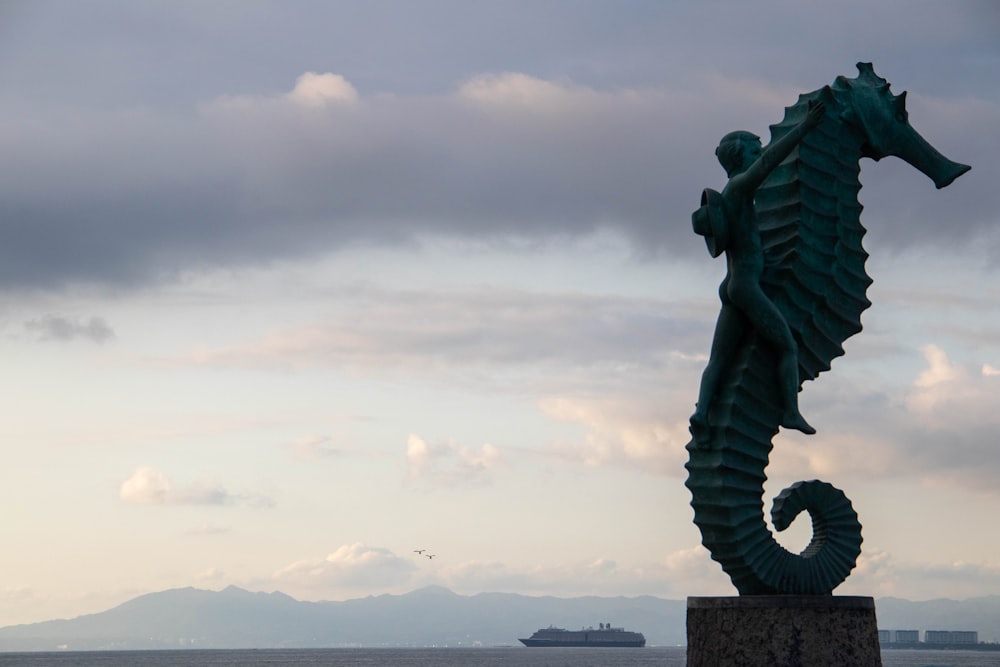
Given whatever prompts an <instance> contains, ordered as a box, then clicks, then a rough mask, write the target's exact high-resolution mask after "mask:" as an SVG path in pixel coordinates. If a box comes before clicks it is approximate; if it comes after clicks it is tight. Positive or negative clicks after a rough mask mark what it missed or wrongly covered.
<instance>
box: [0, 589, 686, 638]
mask: <svg viewBox="0 0 1000 667" xmlns="http://www.w3.org/2000/svg"><path fill="white" fill-rule="evenodd" d="M685 607H686V605H685V603H684V602H682V601H673V600H662V599H658V598H654V597H636V598H599V597H582V598H571V599H562V598H554V597H527V596H523V595H510V594H503V593H483V594H480V595H474V596H461V595H456V594H455V593H452V592H451V591H449V590H447V589H445V588H440V587H430V588H423V589H420V590H417V591H414V592H412V593H408V594H406V595H380V596H375V597H367V598H363V599H357V600H348V601H346V602H300V601H297V600H295V599H293V598H290V597H288V596H287V595H284V594H283V593H251V592H248V591H245V590H243V589H240V588H236V587H234V586H230V587H229V588H226V589H225V590H222V591H218V592H215V591H205V590H198V589H194V588H183V589H175V590H168V591H163V592H161V593H150V594H148V595H143V596H141V597H138V598H135V599H133V600H130V601H128V602H126V603H124V604H122V605H119V606H118V607H115V608H113V609H110V610H108V611H105V612H101V613H98V614H90V615H87V616H80V617H79V618H75V619H71V620H59V621H46V622H43V623H33V624H30V625H17V626H9V627H6V628H0V651H21V650H31V651H34V650H52V649H55V648H58V647H66V648H69V649H77V650H85V649H99V648H122V649H125V648H129V649H139V648H178V647H197V648H271V647H330V646H432V645H437V646H443V645H448V646H472V645H479V644H481V645H484V646H494V645H505V644H518V641H517V639H518V637H528V636H530V635H531V633H532V632H534V631H535V630H537V629H538V628H541V627H546V626H548V625H560V626H563V627H568V628H580V627H584V626H589V625H593V626H596V625H597V624H598V623H604V622H610V623H613V624H614V625H615V626H624V627H627V628H628V629H630V630H631V629H634V630H638V631H640V632H643V633H644V634H645V635H646V639H647V641H648V642H649V644H654V645H664V644H667V645H676V644H683V643H684V632H685V630H684V619H685ZM518 645H519V644H518Z"/></svg>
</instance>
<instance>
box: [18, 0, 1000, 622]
mask: <svg viewBox="0 0 1000 667" xmlns="http://www.w3.org/2000/svg"><path fill="white" fill-rule="evenodd" d="M858 61H869V62H873V63H874V65H875V69H876V71H877V72H878V73H879V74H880V75H882V76H884V77H885V78H886V79H888V80H889V81H890V82H891V83H892V89H893V92H895V93H897V94H898V93H899V92H901V91H902V90H908V91H909V95H908V100H907V105H908V110H909V115H910V122H911V124H912V125H913V126H914V127H915V128H916V129H917V130H918V131H919V132H920V133H921V134H922V135H923V136H924V137H925V138H926V139H927V140H928V141H930V142H931V143H932V144H933V145H934V146H935V147H936V148H937V149H938V150H940V151H941V152H942V153H944V154H945V155H946V156H948V157H949V158H951V159H952V160H955V161H958V162H963V163H966V164H970V165H972V167H973V169H972V171H971V172H969V173H968V174H966V175H964V176H963V177H962V178H960V179H959V180H957V181H956V182H955V183H954V184H952V185H951V186H949V187H948V188H945V189H942V190H937V189H935V188H934V185H933V183H932V182H931V181H930V180H929V179H928V178H927V177H925V176H924V175H922V174H920V173H919V172H917V171H916V170H914V169H913V168H911V167H910V166H909V165H907V164H905V163H903V162H902V161H899V160H895V159H893V158H886V159H884V160H882V161H880V162H878V163H875V162H873V161H870V160H865V161H863V163H862V172H861V180H862V183H863V186H864V187H863V189H862V191H861V202H862V203H863V204H864V207H865V209H864V212H863V214H862V223H863V224H864V225H865V227H866V228H867V229H868V230H869V231H868V234H867V236H866V237H865V247H866V248H867V250H868V252H869V253H870V255H871V257H870V259H869V260H868V264H867V268H868V273H869V274H870V275H871V276H872V278H873V279H874V284H873V285H872V287H871V288H870V290H869V293H868V296H869V299H870V300H871V301H872V303H873V305H872V307H871V308H870V309H869V310H868V311H866V312H865V314H864V315H863V318H862V322H863V325H864V331H862V332H861V333H860V334H859V335H857V336H855V337H854V338H852V339H850V340H849V341H848V343H847V344H846V345H845V349H846V355H845V356H843V357H841V358H838V359H837V360H835V361H834V363H833V368H832V370H831V371H830V372H828V373H824V374H823V375H821V376H820V377H819V378H818V379H817V380H816V381H813V382H808V383H806V385H805V386H804V388H803V391H802V393H801V394H800V404H801V408H802V411H803V414H804V415H805V417H806V419H808V420H809V422H810V423H811V424H812V425H813V426H815V427H816V429H817V430H818V433H817V434H816V435H815V436H810V437H807V436H804V435H802V434H799V433H797V432H793V433H791V434H788V433H785V432H782V433H780V434H779V435H778V436H777V437H776V438H775V448H774V451H773V452H772V455H771V462H770V465H769V466H768V468H767V470H766V472H767V475H768V482H767V485H766V488H765V496H764V497H765V507H769V506H770V500H771V499H772V498H773V497H774V495H776V494H777V493H778V492H779V491H780V490H781V489H782V488H784V487H785V486H787V485H788V484H790V483H793V482H795V481H798V480H804V479H813V478H821V479H823V480H825V481H827V482H830V483H832V484H834V485H836V486H837V487H839V488H841V489H843V490H844V491H845V492H846V493H847V495H848V496H849V497H850V498H851V500H852V501H853V503H854V507H855V509H856V510H857V511H858V514H859V516H860V520H861V523H862V524H863V526H864V529H863V535H864V544H863V547H862V548H863V552H862V555H861V557H860V560H859V562H858V567H857V569H856V570H855V572H854V573H853V574H852V576H851V577H850V578H849V579H848V580H847V581H846V582H845V583H844V584H843V585H842V586H840V587H839V588H838V589H837V590H836V593H837V594H845V595H847V594H850V595H872V596H875V597H883V596H899V597H905V598H909V599H914V600H924V599H931V598H937V597H951V598H957V599H963V598H968V597H973V596H979V595H1000V531H998V530H997V529H996V517H997V515H998V513H1000V485H998V484H997V480H998V479H1000V438H998V433H1000V287H998V284H997V278H998V276H1000V224H998V223H1000V188H998V187H997V185H996V183H997V179H998V177H1000V166H998V165H1000V6H998V5H997V4H996V3H994V2H991V1H989V0H985V1H982V2H976V1H971V0H955V1H953V2H948V3H942V2H931V1H926V0H907V1H905V2H904V1H902V0H895V1H886V2H880V3H869V2H861V1H850V0H849V1H845V2H838V3H802V2H797V1H795V2H793V1H791V0H788V1H784V0H770V1H767V2H760V3H724V2H706V1H704V0H697V1H686V0H679V1H677V2H670V3H666V2H661V1H659V0H650V1H645V0H626V1H624V2H610V1H598V0H532V1H530V2H527V1H516V0H515V1H509V0H483V1H482V2H475V3H471V2H466V1H464V0H422V1H421V2H404V1H402V0H359V1H353V0H338V1H334V2H308V1H294V0H293V1H288V0H281V1H280V2H279V1H274V2H269V1H266V0H259V1H239V2H235V1H232V2H229V1H225V0H218V1H215V2H201V1H200V0H199V1H184V0H180V1H170V2H165V1H164V2H161V1H156V0H150V1H148V2H142V3H135V2H132V1H131V0H122V1H120V2H119V1H111V0H93V1H91V2H87V3H78V2H71V1H70V0H62V1H56V0H33V1H31V2H26V1H19V0H9V1H7V2H4V3H3V4H2V5H0V239H2V242H0V369H3V372H2V373H0V406H2V407H0V517H2V521H3V531H2V538H0V539H2V548H0V625H10V624H18V623H29V622H35V621H41V620H48V619H52V618H69V617H73V616H77V615H80V614H84V613H93V612H98V611H102V610H104V609H107V608H110V607H111V606H113V605H116V604H119V603H121V602H124V601H126V600H128V599H130V598H132V597H135V596H137V595H140V594H144V593H149V592H154V591H159V590H164V589H168V588H175V587H184V586H195V587H199V588H207V589H213V590H218V589H221V588H224V587H226V586H229V585H236V586H240V587H243V588H247V589H249V590H255V591H274V590H280V591H283V592H285V593H288V594H289V595H292V596H293V597H296V598H298V599H303V600H345V599H351V598H357V597H365V596H368V595H381V594H387V593H388V594H399V593H405V592H408V591H411V590H414V589H416V588H419V587H422V586H426V585H432V584H436V585H443V586H446V587H448V588H450V589H451V590H453V591H455V592H457V593H461V594H475V593H479V592H498V591H499V592H511V593H520V594H525V595H556V596H562V597H570V596H579V595H590V594H594V595H603V596H617V595H626V596H633V595H646V594H648V595H655V596H659V597H665V598H671V599H682V598H684V597H686V596H688V595H733V594H735V589H734V588H733V587H732V585H731V583H730V582H729V579H728V577H727V576H726V575H725V574H724V573H723V572H722V570H721V568H720V567H719V566H718V565H717V564H716V563H715V562H713V561H712V560H711V559H710V558H709V556H708V552H707V550H705V549H704V548H703V547H702V546H701V545H700V536H699V533H698V530H697V528H696V527H695V526H694V524H693V523H692V518H693V512H692V510H691V507H690V504H689V503H690V496H689V494H688V492H687V489H686V488H685V487H684V480H685V478H686V472H685V470H684V462H685V461H686V452H685V450H684V446H685V444H686V443H687V441H688V438H689V435H688V432H687V419H688V417H689V416H690V414H691V412H692V410H693V408H694V401H695V398H696V395H697V386H698V381H699V378H700V375H701V372H702V370H703V368H704V365H705V362H706V360H707V353H708V349H709V346H710V343H711V337H712V331H713V328H714V324H715V318H716V315H717V313H718V296H717V286H718V282H719V280H721V278H722V276H723V275H724V271H725V269H724V266H723V261H722V260H721V259H718V260H713V259H712V258H711V257H710V256H709V254H708V253H707V252H706V250H705V246H704V242H703V240H702V239H701V238H699V237H697V236H695V235H694V234H693V233H692V232H691V226H690V215H691V212H692V211H693V210H694V209H695V208H696V207H697V205H698V198H699V194H700V192H701V190H702V188H705V187H714V188H717V189H720V188H721V187H722V185H724V183H725V174H724V172H723V170H722V169H721V167H720V166H719V165H718V163H717V162H716V160H715V157H714V154H713V153H714V148H715V146H716V145H717V143H718V140H719V138H720V137H721V136H722V135H723V134H725V133H727V132H729V131H731V130H734V129H747V130H750V131H753V132H755V133H757V134H760V135H762V136H765V137H766V136H767V132H768V129H767V128H768V126H769V125H770V124H772V123H776V122H778V121H779V120H781V117H782V114H783V109H784V107H785V106H788V105H791V104H793V103H794V102H795V100H796V97H797V96H798V94H799V93H804V92H808V91H811V90H815V89H817V88H819V87H821V86H823V85H826V84H829V83H832V82H833V80H834V78H835V77H837V76H838V75H841V74H842V75H846V76H855V75H856V69H855V64H856V63H857V62H858ZM787 532H788V533H789V534H787V535H786V534H784V533H782V534H779V535H778V539H779V541H780V542H781V543H782V544H784V545H786V546H787V547H788V548H790V549H800V548H802V547H803V546H804V545H805V544H806V543H807V542H808V539H809V534H810V528H809V522H808V518H807V517H806V518H800V519H799V520H798V521H797V522H796V523H795V524H794V525H793V527H792V528H791V529H790V530H789V531H787ZM418 549H419V550H427V551H426V552H424V553H417V552H416V551H415V550H418ZM429 554H433V555H434V557H433V558H428V557H427V556H428V555H429Z"/></svg>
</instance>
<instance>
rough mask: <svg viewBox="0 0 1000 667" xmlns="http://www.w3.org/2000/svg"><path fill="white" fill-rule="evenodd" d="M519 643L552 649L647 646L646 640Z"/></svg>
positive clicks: (545, 640) (537, 640)
mask: <svg viewBox="0 0 1000 667" xmlns="http://www.w3.org/2000/svg"><path fill="white" fill-rule="evenodd" d="M518 641H519V642H521V643H522V644H524V645H525V646H530V647H531V648H538V647H544V648H552V647H558V646H562V647H566V648H576V647H591V646H593V647H595V648H642V647H643V646H645V645H646V640H645V639H641V640H636V641H624V642H615V641H601V640H599V639H597V640H593V641H583V640H581V641H573V640H569V641H559V640H554V639H519V640H518Z"/></svg>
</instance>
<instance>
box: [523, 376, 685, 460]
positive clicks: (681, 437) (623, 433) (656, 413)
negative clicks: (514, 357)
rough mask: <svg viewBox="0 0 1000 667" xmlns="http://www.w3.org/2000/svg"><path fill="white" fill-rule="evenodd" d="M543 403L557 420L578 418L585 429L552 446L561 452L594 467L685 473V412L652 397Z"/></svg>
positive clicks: (555, 398) (551, 399)
mask: <svg viewBox="0 0 1000 667" xmlns="http://www.w3.org/2000/svg"><path fill="white" fill-rule="evenodd" d="M539 407H540V409H541V410H542V412H543V413H545V414H546V415H548V416H549V417H551V418H553V419H556V420H559V421H568V422H578V423H580V424H582V425H583V426H584V427H585V428H586V433H585V435H584V438H583V440H582V441H577V442H572V441H570V442H566V441H562V442H557V443H553V444H552V445H551V449H552V451H554V452H555V453H556V454H557V455H559V456H562V457H566V458H569V459H574V460H577V461H579V462H581V463H583V464H584V465H586V466H589V467H595V468H596V467H602V466H607V465H629V466H635V467H637V468H639V469H641V470H643V471H646V472H657V473H660V474H667V475H671V476H675V475H678V474H683V472H684V467H683V462H684V460H686V457H687V454H686V451H685V449H684V446H685V445H686V444H687V443H688V441H689V440H690V437H691V436H690V433H689V432H688V429H687V425H688V422H687V415H685V416H684V417H682V418H680V419H678V417H680V415H679V414H678V413H677V411H676V410H672V411H669V412H668V411H667V410H666V409H665V407H664V405H663V404H659V403H658V402H657V401H656V400H655V399H651V397H649V396H641V395H636V394H632V395H629V396H627V397H622V396H614V397H612V396H601V397H598V398H585V399H584V398H574V397H567V396H553V397H549V398H546V399H544V400H542V401H541V402H540V404H539Z"/></svg>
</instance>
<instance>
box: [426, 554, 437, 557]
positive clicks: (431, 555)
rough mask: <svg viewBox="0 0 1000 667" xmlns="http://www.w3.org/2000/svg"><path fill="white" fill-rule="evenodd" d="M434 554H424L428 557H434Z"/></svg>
mask: <svg viewBox="0 0 1000 667" xmlns="http://www.w3.org/2000/svg"><path fill="white" fill-rule="evenodd" d="M436 555H437V554H426V556H427V557H428V558H434V556H436Z"/></svg>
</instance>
